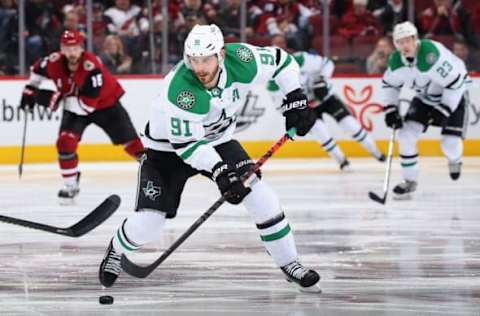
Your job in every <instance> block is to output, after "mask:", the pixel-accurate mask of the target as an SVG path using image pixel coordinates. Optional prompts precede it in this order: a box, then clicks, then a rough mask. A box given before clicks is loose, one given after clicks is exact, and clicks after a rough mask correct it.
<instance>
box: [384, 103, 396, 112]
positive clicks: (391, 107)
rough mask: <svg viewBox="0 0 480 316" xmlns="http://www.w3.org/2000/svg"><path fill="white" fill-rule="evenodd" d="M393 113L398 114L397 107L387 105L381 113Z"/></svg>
mask: <svg viewBox="0 0 480 316" xmlns="http://www.w3.org/2000/svg"><path fill="white" fill-rule="evenodd" d="M395 111H397V112H398V107H397V106H396V105H393V104H389V105H386V106H384V107H383V112H385V114H388V113H391V112H395Z"/></svg>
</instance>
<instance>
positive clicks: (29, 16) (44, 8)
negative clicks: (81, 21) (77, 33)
mask: <svg viewBox="0 0 480 316" xmlns="http://www.w3.org/2000/svg"><path fill="white" fill-rule="evenodd" d="M61 21H62V13H61V12H60V11H58V10H57V9H56V8H55V6H54V4H53V3H52V2H51V1H47V0H30V1H26V3H25V24H26V28H27V32H28V37H27V39H26V47H27V49H26V51H27V64H32V63H33V62H34V61H35V60H37V59H38V58H40V57H41V56H44V55H46V54H47V49H48V47H51V43H52V42H54V41H55V40H56V38H55V36H56V34H57V32H58V30H59V29H60V28H61V26H62V24H61Z"/></svg>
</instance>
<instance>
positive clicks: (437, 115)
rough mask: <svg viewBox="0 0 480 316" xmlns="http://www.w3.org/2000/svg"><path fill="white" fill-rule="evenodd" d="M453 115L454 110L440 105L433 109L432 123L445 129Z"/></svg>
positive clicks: (431, 114) (431, 113)
mask: <svg viewBox="0 0 480 316" xmlns="http://www.w3.org/2000/svg"><path fill="white" fill-rule="evenodd" d="M451 114H452V110H450V108H449V107H448V106H446V105H443V104H439V105H438V106H435V107H433V108H432V111H431V112H430V121H431V123H436V124H438V125H440V126H442V127H443V126H445V125H446V124H447V121H448V118H449V117H450V115H451ZM431 123H430V124H431Z"/></svg>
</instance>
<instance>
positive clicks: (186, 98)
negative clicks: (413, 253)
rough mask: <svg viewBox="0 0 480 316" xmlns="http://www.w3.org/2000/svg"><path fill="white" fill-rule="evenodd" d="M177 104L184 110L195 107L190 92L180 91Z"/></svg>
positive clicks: (193, 98)
mask: <svg viewBox="0 0 480 316" xmlns="http://www.w3.org/2000/svg"><path fill="white" fill-rule="evenodd" d="M177 104H178V106H179V107H180V108H182V109H184V110H190V109H191V108H193V106H194V105H195V96H194V95H193V93H191V92H190V91H182V92H180V94H179V95H178V96H177Z"/></svg>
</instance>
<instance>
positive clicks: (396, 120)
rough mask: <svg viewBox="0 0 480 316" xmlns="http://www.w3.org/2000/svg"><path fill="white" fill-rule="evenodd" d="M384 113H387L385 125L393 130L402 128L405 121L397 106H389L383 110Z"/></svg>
mask: <svg viewBox="0 0 480 316" xmlns="http://www.w3.org/2000/svg"><path fill="white" fill-rule="evenodd" d="M383 111H384V112H385V124H387V126H388V127H390V128H393V129H398V128H402V126H403V120H402V117H401V116H400V112H398V107H397V106H396V105H387V106H385V107H384V108H383Z"/></svg>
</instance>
